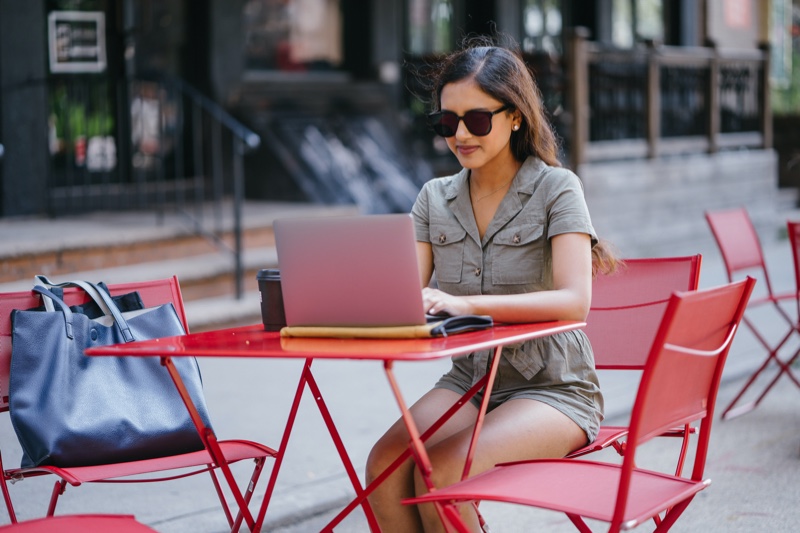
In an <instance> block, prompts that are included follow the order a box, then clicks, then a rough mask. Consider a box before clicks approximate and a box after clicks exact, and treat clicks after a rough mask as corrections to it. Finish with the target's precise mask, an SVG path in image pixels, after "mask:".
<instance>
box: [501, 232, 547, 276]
mask: <svg viewBox="0 0 800 533" xmlns="http://www.w3.org/2000/svg"><path fill="white" fill-rule="evenodd" d="M544 240H545V237H544V226H543V225H541V224H531V223H529V224H526V225H520V226H513V227H509V228H505V229H503V230H501V231H498V232H497V235H495V236H494V239H493V242H494V245H493V250H492V256H493V257H492V283H493V284H495V285H517V284H527V283H537V282H539V281H541V279H542V275H543V273H544V266H545V265H544V246H545V242H544Z"/></svg>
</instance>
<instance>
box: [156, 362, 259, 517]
mask: <svg viewBox="0 0 800 533" xmlns="http://www.w3.org/2000/svg"><path fill="white" fill-rule="evenodd" d="M161 364H162V365H164V367H166V369H167V371H168V372H169V375H170V377H171V378H172V382H173V383H174V384H175V387H176V388H177V389H178V393H179V394H180V396H181V399H182V400H183V403H184V405H185V406H186V409H187V410H188V411H189V416H190V417H191V419H192V422H193V423H194V426H195V428H197V433H198V435H200V439H201V440H202V441H203V445H204V446H205V448H206V450H207V451H208V453H209V454H210V455H211V458H212V459H213V460H214V462H216V464H217V467H218V468H219V469H220V470H221V471H222V474H223V476H224V477H225V480H226V481H227V482H228V487H229V488H230V490H231V492H232V493H233V498H234V500H236V504H237V505H238V506H239V511H240V515H241V516H242V517H243V518H244V521H245V522H246V523H247V526H248V527H249V528H250V530H251V531H256V528H255V525H256V524H255V521H254V520H253V515H252V513H250V508H249V507H248V505H247V501H246V500H245V498H244V496H243V495H242V491H241V490H239V485H237V484H236V479H235V478H234V477H233V472H231V468H230V466H229V465H228V462H227V461H226V460H225V455H224V454H223V453H222V449H220V447H219V444H218V443H217V437H216V435H215V434H214V430H212V429H211V428H210V427H207V426H206V425H205V424H204V423H203V420H202V418H200V413H198V412H197V408H196V407H195V405H194V402H192V398H191V396H189V391H187V390H186V386H185V385H184V383H183V379H182V378H181V375H180V373H179V372H178V369H177V368H175V364H174V363H173V362H172V359H171V358H170V357H162V358H161ZM226 514H227V515H228V518H229V520H230V513H229V512H228V511H227V510H226Z"/></svg>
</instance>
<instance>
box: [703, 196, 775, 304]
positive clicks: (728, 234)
mask: <svg viewBox="0 0 800 533" xmlns="http://www.w3.org/2000/svg"><path fill="white" fill-rule="evenodd" d="M705 215H706V221H707V222H708V225H709V226H710V227H711V233H712V234H713V235H714V240H716V241H717V246H718V247H719V251H720V253H721V254H722V260H723V262H724V263H725V270H726V271H727V274H728V281H733V280H734V275H735V274H736V273H737V272H739V271H742V270H750V269H760V270H761V274H762V275H763V276H764V280H765V282H766V284H767V287H768V290H769V291H770V294H771V293H772V291H771V289H769V277H768V276H767V267H766V264H765V262H764V254H763V249H762V247H761V240H760V239H759V238H758V233H757V232H756V229H755V227H754V226H753V222H752V220H750V215H748V213H747V210H746V209H745V208H744V207H738V208H735V209H721V210H718V211H706V213H705Z"/></svg>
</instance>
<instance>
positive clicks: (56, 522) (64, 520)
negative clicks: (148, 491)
mask: <svg viewBox="0 0 800 533" xmlns="http://www.w3.org/2000/svg"><path fill="white" fill-rule="evenodd" d="M56 531H57V532H58V533H87V532H91V531H109V532H113V533H157V532H156V530H155V529H153V528H151V527H147V526H146V525H144V524H142V523H141V522H137V521H136V519H134V517H133V516H130V515H102V514H91V515H89V514H81V515H64V516H49V517H47V518H37V519H35V520H26V521H24V522H17V523H14V524H8V525H5V526H0V533H53V532H56Z"/></svg>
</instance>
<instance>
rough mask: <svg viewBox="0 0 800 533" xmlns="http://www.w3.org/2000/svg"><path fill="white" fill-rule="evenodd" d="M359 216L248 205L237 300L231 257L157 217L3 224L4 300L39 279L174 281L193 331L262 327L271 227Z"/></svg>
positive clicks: (0, 283)
mask: <svg viewBox="0 0 800 533" xmlns="http://www.w3.org/2000/svg"><path fill="white" fill-rule="evenodd" d="M356 212H357V211H356V210H355V208H354V207H353V206H318V205H312V204H290V203H273V202H269V203H264V202H248V203H246V205H245V209H244V211H243V217H242V227H243V243H244V251H243V255H242V263H243V267H244V276H243V292H244V294H243V295H242V298H240V299H237V298H236V297H235V291H236V285H235V274H234V269H235V265H234V259H233V256H232V255H230V254H226V253H220V252H218V251H216V249H215V247H214V246H212V245H210V244H209V243H208V242H207V241H205V240H204V239H200V238H198V237H196V236H195V235H191V234H190V233H189V232H188V229H187V228H186V227H185V225H181V223H182V221H177V220H176V217H165V218H164V220H163V222H162V223H161V224H158V225H156V224H154V215H153V214H152V213H145V214H143V213H122V214H108V213H106V214H91V215H87V216H85V217H69V218H66V217H65V218H64V219H54V220H52V219H51V220H39V219H37V220H0V264H2V270H3V275H0V292H13V291H25V290H30V289H31V288H32V286H33V278H34V276H35V275H36V274H45V275H47V276H49V277H50V278H51V279H52V280H53V281H56V282H60V281H67V280H70V279H84V280H89V281H95V282H99V281H103V282H105V283H108V284H114V283H122V282H129V281H145V280H149V279H160V278H167V277H171V276H173V275H176V276H178V280H179V282H180V285H181V293H182V295H183V300H184V305H185V307H186V313H187V320H188V323H189V329H190V330H192V331H202V330H207V329H213V328H217V327H226V326H233V325H243V324H252V323H256V322H259V321H260V320H261V311H260V294H259V292H258V285H257V283H256V273H257V272H258V270H260V269H262V268H274V267H277V265H278V262H277V253H276V251H275V247H274V235H273V232H272V222H273V221H274V220H275V219H276V218H280V217H287V216H331V215H344V214H355V213H356ZM178 222H181V223H178ZM184 224H185V223H184ZM222 224H223V227H227V228H230V227H232V223H231V220H230V219H227V220H226V219H224V218H223V220H222ZM229 235H230V234H229ZM227 238H229V239H232V237H230V236H229V237H227Z"/></svg>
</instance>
